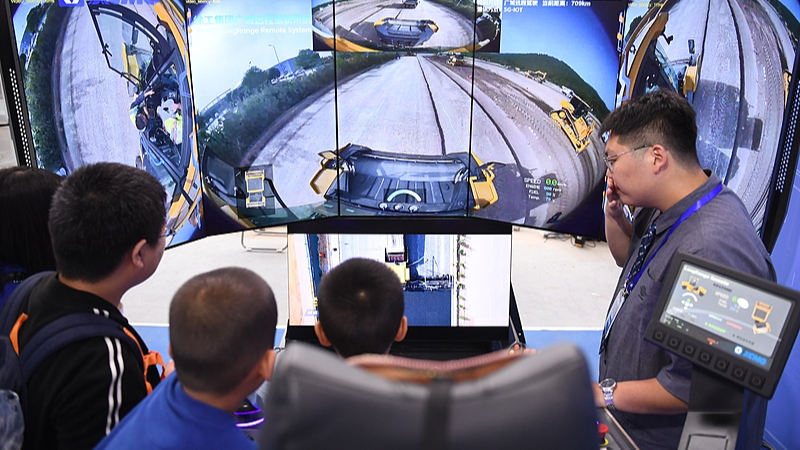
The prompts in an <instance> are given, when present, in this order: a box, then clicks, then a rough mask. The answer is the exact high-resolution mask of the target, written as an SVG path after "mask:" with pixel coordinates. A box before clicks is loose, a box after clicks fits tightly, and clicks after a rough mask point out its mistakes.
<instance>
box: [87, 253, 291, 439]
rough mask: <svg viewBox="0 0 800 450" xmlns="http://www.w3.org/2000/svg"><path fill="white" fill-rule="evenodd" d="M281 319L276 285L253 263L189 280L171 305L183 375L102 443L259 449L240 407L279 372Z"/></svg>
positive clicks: (173, 344) (173, 342) (178, 370)
mask: <svg viewBox="0 0 800 450" xmlns="http://www.w3.org/2000/svg"><path fill="white" fill-rule="evenodd" d="M277 317H278V312H277V306H276V304H275V297H274V296H273V294H272V290H271V289H270V287H269V285H267V283H266V282H265V281H264V280H263V279H261V277H259V276H258V275H256V274H255V273H253V272H252V271H250V270H248V269H244V268H237V267H229V268H224V269H218V270H214V271H211V272H208V273H204V274H200V275H197V276H196V277H194V278H192V279H190V280H189V281H187V282H186V283H185V284H184V285H183V286H181V288H180V289H178V292H176V293H175V296H174V297H173V299H172V303H171V304H170V309H169V324H170V328H169V336H170V355H171V356H172V358H173V360H174V362H175V374H173V375H172V376H170V377H168V378H167V379H165V380H164V381H163V382H162V383H161V385H159V387H158V389H156V390H154V391H153V393H152V394H151V395H149V396H148V397H147V398H146V399H145V400H144V401H143V402H142V403H141V404H139V405H138V406H137V407H136V408H134V410H133V411H131V413H130V414H129V415H128V416H127V417H125V420H123V421H122V422H121V423H120V424H119V426H117V427H116V428H115V429H114V430H113V431H112V433H111V434H110V435H108V436H107V437H106V438H105V439H103V441H102V442H100V444H99V445H98V447H96V448H97V449H106V448H108V449H114V450H117V449H127V448H130V449H141V448H169V449H181V448H185V449H204V448H207V449H219V448H224V449H255V448H257V445H256V443H255V442H253V441H251V440H250V439H249V438H247V437H246V436H245V434H244V433H243V432H242V431H240V430H239V429H238V428H237V427H236V419H235V417H234V412H235V411H236V409H237V408H238V407H239V406H240V405H241V403H242V400H244V398H245V397H246V396H247V395H249V394H251V393H252V392H254V391H255V390H256V389H257V388H258V386H259V385H261V383H262V382H264V381H266V380H269V378H270V376H271V375H272V369H273V365H274V363H275V351H274V349H273V348H274V341H275V325H276V323H277Z"/></svg>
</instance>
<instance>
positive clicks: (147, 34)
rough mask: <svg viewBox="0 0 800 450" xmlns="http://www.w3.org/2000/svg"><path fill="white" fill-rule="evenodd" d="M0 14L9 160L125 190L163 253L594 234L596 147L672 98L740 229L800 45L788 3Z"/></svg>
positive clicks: (193, 6) (20, 5)
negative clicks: (408, 237)
mask: <svg viewBox="0 0 800 450" xmlns="http://www.w3.org/2000/svg"><path fill="white" fill-rule="evenodd" d="M2 14H3V15H4V20H7V22H8V23H9V24H10V27H9V31H10V33H8V35H3V36H0V39H5V40H7V41H8V43H9V45H8V46H7V47H6V46H3V48H2V49H0V54H2V58H3V66H4V67H5V68H8V70H4V73H3V77H4V82H5V84H6V87H7V91H8V92H9V99H10V100H11V101H12V107H11V108H10V109H9V112H10V118H11V122H12V125H13V127H14V131H15V133H14V135H15V142H17V147H18V153H19V154H20V155H24V156H25V157H24V158H22V159H23V160H24V161H25V163H26V164H31V165H32V164H37V165H39V166H41V167H44V168H47V169H49V170H53V171H55V172H59V173H63V174H68V173H70V172H71V171H72V170H74V169H75V168H76V167H79V166H80V165H82V164H87V163H91V162H96V161H117V162H121V163H125V164H130V165H134V166H137V167H140V168H142V169H143V170H147V171H148V172H150V173H152V174H153V175H155V176H156V177H157V178H158V179H159V180H161V181H162V183H163V185H164V189H165V191H166V192H167V194H168V195H167V197H168V199H169V201H168V205H167V207H168V210H169V213H168V218H167V225H168V226H169V227H170V228H171V229H172V230H174V231H175V236H174V238H172V241H171V242H170V245H174V244H178V243H182V242H187V241H189V240H192V239H195V238H199V237H202V236H206V235H210V234H217V233H224V232H230V231H236V230H242V229H250V228H260V227H267V226H273V225H278V224H284V223H292V222H301V221H306V220H312V219H322V218H326V217H330V216H339V217H342V216H395V217H421V216H456V217H477V218H482V219H490V220H493V221H501V222H507V223H514V224H518V225H524V226H530V227H537V228H543V229H549V230H553V231H559V232H566V233H571V234H578V235H585V236H592V237H598V238H600V237H602V235H603V211H602V193H603V185H604V183H603V177H604V174H605V167H604V164H603V161H602V157H603V155H604V142H603V140H602V139H601V137H600V136H599V134H598V130H599V128H600V126H601V124H602V121H603V120H604V119H605V117H606V116H607V115H608V113H609V111H610V110H612V109H613V108H614V107H615V106H616V105H618V104H621V103H623V102H625V101H627V100H628V99H630V98H632V97H633V96H637V95H641V94H643V93H645V92H649V91H651V90H654V89H672V90H675V91H678V92H681V93H682V94H683V95H685V96H686V97H687V98H688V99H689V101H690V102H691V103H692V105H693V106H694V108H695V109H696V111H697V113H698V125H699V138H698V149H699V153H700V160H701V163H702V164H703V166H704V167H709V168H711V169H713V170H714V171H715V172H716V173H717V174H718V175H719V176H720V177H722V178H723V179H724V181H725V183H726V184H727V185H728V186H729V187H731V188H733V189H734V190H735V191H736V192H737V193H738V194H739V196H740V197H741V198H742V200H743V201H744V203H745V205H746V206H747V208H748V210H749V211H750V213H751V216H752V219H753V223H754V224H755V225H756V226H757V227H759V228H760V227H761V226H762V225H763V223H764V221H765V220H769V219H770V218H769V217H767V218H765V217H764V214H765V211H766V209H767V202H768V201H770V198H769V197H770V193H771V191H770V188H771V184H773V183H774V181H773V180H772V178H773V173H774V172H775V168H776V167H777V166H776V163H775V161H776V157H777V156H778V145H779V142H782V140H783V139H784V138H785V136H786V133H787V129H788V130H789V131H791V129H789V128H787V126H786V124H785V123H784V117H788V115H787V114H786V110H787V107H786V102H787V101H788V95H787V92H788V91H789V89H790V86H793V85H795V84H796V80H792V74H793V70H794V67H793V62H794V61H795V59H796V58H795V49H796V46H797V37H798V36H800V23H798V20H797V17H798V16H799V15H800V4H799V3H798V2H797V1H796V0H791V1H790V0H764V1H759V2H751V1H750V0H731V1H730V2H720V4H719V5H718V4H717V2H716V1H715V0H704V1H694V0H691V1H690V0H671V1H661V2H655V1H644V0H637V1H630V2H628V1H626V0H608V1H605V0H604V1H599V0H587V1H554V0H535V1H500V0H487V1H478V2H475V1H472V0H420V1H404V0H398V1H395V2H389V3H380V2H372V1H365V0H341V1H326V0H285V1H278V0H214V1H205V0H203V1H200V0H112V1H100V0H59V1H49V0H42V1H38V0H31V1H27V0H26V1H24V2H17V0H4V4H3V11H2ZM711 17H713V18H714V20H709V18H711ZM10 53H13V55H12V56H9V54H10ZM190 69H191V70H190ZM783 157H784V158H785V157H786V155H784V156H783Z"/></svg>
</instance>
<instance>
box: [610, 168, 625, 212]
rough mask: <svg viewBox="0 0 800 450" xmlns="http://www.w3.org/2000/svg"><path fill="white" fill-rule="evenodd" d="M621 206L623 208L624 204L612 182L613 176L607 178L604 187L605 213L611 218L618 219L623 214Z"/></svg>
mask: <svg viewBox="0 0 800 450" xmlns="http://www.w3.org/2000/svg"><path fill="white" fill-rule="evenodd" d="M623 208H625V205H624V204H623V203H622V200H621V199H620V198H619V191H617V185H616V184H614V179H613V178H608V186H607V187H606V215H607V216H609V217H611V218H613V219H619V218H621V217H623V216H624V215H625V212H624V210H623Z"/></svg>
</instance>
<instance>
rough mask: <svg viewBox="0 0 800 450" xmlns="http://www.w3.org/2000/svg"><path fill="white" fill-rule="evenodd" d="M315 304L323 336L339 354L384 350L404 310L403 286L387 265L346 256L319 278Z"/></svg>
mask: <svg viewBox="0 0 800 450" xmlns="http://www.w3.org/2000/svg"><path fill="white" fill-rule="evenodd" d="M317 307H318V309H319V321H320V323H321V324H322V329H323V330H324V331H325V336H326V337H327V338H328V340H329V341H330V342H331V345H333V348H335V349H336V351H337V352H338V353H339V354H340V355H341V356H343V357H349V356H353V355H360V354H362V353H387V352H388V351H389V348H390V347H391V346H392V342H393V341H394V338H395V336H397V331H398V329H399V328H400V323H401V321H402V319H403V312H404V311H405V300H404V298H403V285H402V283H401V282H400V278H399V277H398V276H397V274H396V273H394V272H393V271H392V269H390V268H388V267H387V266H386V264H383V263H380V262H378V261H374V260H371V259H365V258H352V259H348V260H347V261H345V262H343V263H341V264H339V265H338V266H336V267H334V268H333V269H331V271H330V272H328V273H327V274H326V275H325V276H323V277H322V281H320V283H319V288H318V289H317Z"/></svg>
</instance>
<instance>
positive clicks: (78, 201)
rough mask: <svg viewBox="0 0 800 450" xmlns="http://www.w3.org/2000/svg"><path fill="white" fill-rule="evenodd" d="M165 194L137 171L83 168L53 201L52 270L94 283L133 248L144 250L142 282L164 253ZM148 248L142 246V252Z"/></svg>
mask: <svg viewBox="0 0 800 450" xmlns="http://www.w3.org/2000/svg"><path fill="white" fill-rule="evenodd" d="M165 203H166V192H165V191H164V187H163V186H162V185H161V183H159V181H158V180H157V179H156V178H155V177H153V176H152V175H150V174H149V173H147V172H145V171H144V170H141V169H136V168H134V167H131V166H126V165H123V164H117V163H98V164H91V165H88V166H84V167H81V168H79V169H78V170H76V171H75V172H73V173H72V174H71V175H70V176H68V177H67V178H66V179H65V180H64V182H63V183H62V184H61V187H60V188H59V189H58V191H56V194H55V196H54V197H53V203H52V206H51V207H50V217H49V221H48V228H49V230H50V236H51V238H52V241H53V253H54V254H55V258H56V266H57V268H58V271H59V273H60V274H61V275H63V276H64V277H66V278H69V279H72V280H81V281H86V282H98V281H101V280H103V279H105V278H107V277H108V276H109V275H111V274H112V273H113V272H114V271H115V270H116V269H117V268H118V267H119V266H120V264H121V263H122V261H123V258H124V257H125V256H126V255H127V254H128V253H129V252H130V251H131V250H132V249H133V250H134V254H133V256H134V257H136V255H137V252H138V251H139V250H141V249H143V248H144V251H143V252H142V253H143V262H142V264H143V268H144V270H143V271H141V272H140V273H137V274H136V277H138V278H140V279H137V280H134V281H135V282H134V284H136V283H138V282H141V281H143V280H144V279H146V278H147V277H149V276H150V275H152V273H153V272H154V271H155V269H156V267H157V266H158V263H159V262H160V260H161V255H163V251H164V244H165V240H164V239H162V237H163V234H164V223H165V217H166V209H165V208H166V207H165ZM145 247H146V248H145Z"/></svg>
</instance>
